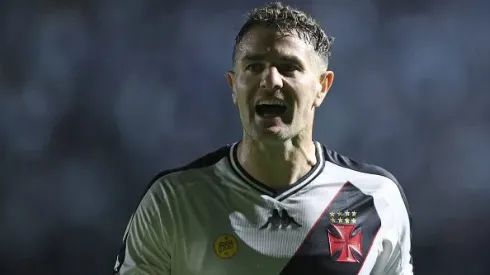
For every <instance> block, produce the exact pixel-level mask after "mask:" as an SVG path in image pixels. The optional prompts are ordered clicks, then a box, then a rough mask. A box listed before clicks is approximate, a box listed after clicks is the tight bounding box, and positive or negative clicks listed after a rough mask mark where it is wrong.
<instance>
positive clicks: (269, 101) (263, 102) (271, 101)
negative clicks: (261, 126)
mask: <svg viewBox="0 0 490 275" xmlns="http://www.w3.org/2000/svg"><path fill="white" fill-rule="evenodd" d="M257 105H279V106H286V104H285V103H284V101H282V100H279V99H264V100H260V101H259V102H258V103H257Z"/></svg>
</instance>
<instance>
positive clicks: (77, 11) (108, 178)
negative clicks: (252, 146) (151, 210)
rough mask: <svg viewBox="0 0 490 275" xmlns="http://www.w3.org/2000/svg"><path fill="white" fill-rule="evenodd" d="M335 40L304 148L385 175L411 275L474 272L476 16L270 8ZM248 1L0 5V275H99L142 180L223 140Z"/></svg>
mask: <svg viewBox="0 0 490 275" xmlns="http://www.w3.org/2000/svg"><path fill="white" fill-rule="evenodd" d="M286 3H287V4H292V5H294V6H297V7H300V8H302V9H304V10H306V11H309V12H311V13H312V14H313V15H314V16H315V17H316V18H317V19H319V21H320V22H321V23H322V24H323V26H324V27H325V28H326V30H327V32H328V33H330V34H332V35H334V36H335V37H336V42H335V45H334V47H333V57H332V61H331V65H332V68H333V70H335V72H336V81H335V83H334V87H333V89H332V90H331V92H330V93H329V95H328V100H327V101H326V103H325V104H324V105H323V107H322V108H321V110H320V111H319V113H318V115H317V128H316V135H315V136H316V139H317V140H319V141H321V142H323V143H326V144H328V145H329V146H330V147H331V148H332V149H334V150H337V151H340V152H342V153H344V154H346V155H349V156H351V157H353V158H355V159H359V160H364V161H368V162H370V163H374V164H378V165H380V166H383V167H385V168H387V169H388V170H390V171H391V172H393V173H394V174H395V175H396V176H397V177H398V179H399V181H400V183H401V184H402V185H403V187H404V189H405V192H406V194H407V196H408V199H409V202H410V205H411V210H412V213H413V236H414V247H413V253H414V258H415V264H416V274H418V275H422V274H430V275H439V274H441V275H443V274H444V275H446V274H470V275H477V274H489V271H488V270H490V262H489V260H488V258H489V257H490V252H489V250H488V247H489V246H490V235H489V232H490V221H489V217H490V160H489V157H490V108H489V106H490V90H489V84H490V83H489V82H490V81H489V79H490V77H489V75H490V50H489V49H490V31H489V28H490V18H489V17H488V15H489V14H490V1H485V0H466V1H461V0H446V1H436V0H411V1H401V0H400V1H389V0H343V1H341V0H322V1H320V0H317V1H300V0H297V1H286ZM263 4H264V1H258V0H247V1H244V0H243V1H211V0H210V1H197V0H180V1H156V0H138V1H136V0H135V1H115V0H99V1H90V0H89V1H87V0H86V1H82V0H71V1H54V0H51V1H48V0H44V1H24V0H15V1H14V0H6V1H2V2H1V4H0V175H1V185H0V206H1V212H0V213H1V214H0V217H1V219H0V222H1V223H0V274H2V275H4V274H5V275H24V274H26V275H27V274H39V275H43V274H50V275H52V274H63V275H67V274H70V275H78V274H96V275H98V274H101V275H102V274H109V273H110V272H111V269H112V267H113V264H114V260H115V254H116V252H117V250H118V248H119V245H120V241H121V238H122V235H123V231H124V227H125V225H126V222H127V221H128V218H129V216H130V213H131V211H132V210H133V209H134V208H135V206H136V204H137V203H138V198H139V196H140V194H141V192H142V191H143V190H144V188H145V186H146V185H147V183H148V181H149V180H150V179H151V178H152V176H153V175H154V174H156V173H157V172H159V171H160V170H163V169H166V168H171V167H175V166H178V165H181V164H185V163H186V162H188V161H190V160H192V159H194V158H196V157H198V156H200V155H202V154H204V153H207V152H209V151H211V150H214V149H216V148H218V147H219V146H221V145H223V144H225V143H229V142H232V141H235V140H237V139H239V138H240V134H241V128H240V125H239V120H238V115H237V111H236V110H235V108H234V106H233V105H232V103H231V96H230V91H229V89H228V88H227V86H226V83H225V78H224V73H225V71H226V70H227V69H228V68H230V63H231V53H232V46H233V39H234V35H235V34H236V33H237V31H238V29H239V27H240V25H241V23H242V22H243V20H244V16H243V15H244V13H246V12H247V11H248V10H249V9H251V8H253V7H255V6H257V5H263Z"/></svg>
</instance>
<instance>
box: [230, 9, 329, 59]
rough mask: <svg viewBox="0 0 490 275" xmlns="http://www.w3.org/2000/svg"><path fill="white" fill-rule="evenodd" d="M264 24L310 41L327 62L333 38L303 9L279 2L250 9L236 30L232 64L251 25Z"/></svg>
mask: <svg viewBox="0 0 490 275" xmlns="http://www.w3.org/2000/svg"><path fill="white" fill-rule="evenodd" d="M256 26H265V27H272V28H277V29H278V30H279V31H280V32H283V33H296V34H297V35H298V36H299V37H300V38H301V39H303V40H304V41H305V42H308V43H310V44H311V45H312V46H313V47H314V49H315V52H316V53H318V55H319V56H320V57H321V58H322V59H323V60H324V61H325V62H326V63H328V58H329V57H330V55H331V48H332V43H333V40H334V38H333V37H332V36H328V35H327V34H326V33H325V31H324V30H323V29H322V27H321V26H320V24H319V23H318V22H317V21H316V20H315V19H313V18H312V17H311V16H310V15H308V14H306V13H305V12H303V11H300V10H298V9H294V8H292V7H290V6H286V5H284V4H282V3H281V2H274V3H270V4H268V5H267V6H265V7H263V8H257V9H254V10H252V12H250V13H249V14H248V16H247V20H246V21H245V23H244V24H243V26H242V28H241V29H240V31H239V32H238V35H237V36H236V38H235V46H234V47H233V64H234V63H235V61H236V60H235V58H236V53H237V50H238V46H239V44H240V43H241V42H242V40H243V38H244V37H245V35H246V34H247V33H248V31H250V30H251V29H252V28H253V27H256Z"/></svg>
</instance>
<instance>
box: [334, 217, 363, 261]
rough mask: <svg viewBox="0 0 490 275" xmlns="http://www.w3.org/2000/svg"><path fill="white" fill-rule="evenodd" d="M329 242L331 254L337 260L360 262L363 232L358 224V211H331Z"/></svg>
mask: <svg viewBox="0 0 490 275" xmlns="http://www.w3.org/2000/svg"><path fill="white" fill-rule="evenodd" d="M329 215H330V224H331V225H330V227H329V228H328V231H327V232H328V233H327V234H328V242H329V244H330V256H331V257H332V259H334V260H335V261H337V262H347V263H359V262H361V260H362V257H363V255H362V237H361V236H362V234H361V228H360V227H358V226H357V212H356V211H355V210H353V211H349V210H345V211H330V212H329Z"/></svg>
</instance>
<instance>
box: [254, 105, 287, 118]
mask: <svg viewBox="0 0 490 275" xmlns="http://www.w3.org/2000/svg"><path fill="white" fill-rule="evenodd" d="M255 110H256V112H257V114H258V115H259V116H261V117H276V116H280V115H282V114H283V113H284V112H285V111H286V107H284V106H280V105H258V106H257V107H256V108H255Z"/></svg>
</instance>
